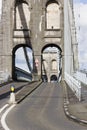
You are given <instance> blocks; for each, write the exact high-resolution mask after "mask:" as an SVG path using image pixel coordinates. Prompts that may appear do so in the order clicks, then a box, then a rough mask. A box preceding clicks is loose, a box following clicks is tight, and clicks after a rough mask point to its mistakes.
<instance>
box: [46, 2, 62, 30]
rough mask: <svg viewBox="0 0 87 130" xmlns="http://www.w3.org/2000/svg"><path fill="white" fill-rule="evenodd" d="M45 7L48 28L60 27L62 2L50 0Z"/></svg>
mask: <svg viewBox="0 0 87 130" xmlns="http://www.w3.org/2000/svg"><path fill="white" fill-rule="evenodd" d="M45 9H46V10H45V21H46V25H45V26H46V29H60V4H59V3H58V2H57V1H56V0H52V1H50V0H49V1H48V2H47V3H46V8H45ZM56 19H57V20H56Z"/></svg>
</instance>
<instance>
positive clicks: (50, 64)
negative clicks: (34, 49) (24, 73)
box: [41, 44, 62, 82]
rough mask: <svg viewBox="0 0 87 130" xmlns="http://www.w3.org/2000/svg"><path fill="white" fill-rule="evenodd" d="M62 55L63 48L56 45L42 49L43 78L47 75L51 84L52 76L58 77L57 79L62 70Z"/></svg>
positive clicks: (49, 45)
mask: <svg viewBox="0 0 87 130" xmlns="http://www.w3.org/2000/svg"><path fill="white" fill-rule="evenodd" d="M61 53H62V50H61V48H60V47H59V46H57V45H55V44H48V45H46V46H44V47H43V49H42V63H41V64H42V78H43V77H44V75H45V77H47V78H46V79H47V80H46V81H48V82H50V77H51V75H57V78H58V77H59V75H60V72H61V68H62V64H61V62H62V60H61ZM60 76H61V75H60Z"/></svg>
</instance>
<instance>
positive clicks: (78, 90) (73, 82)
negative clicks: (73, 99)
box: [65, 73, 81, 101]
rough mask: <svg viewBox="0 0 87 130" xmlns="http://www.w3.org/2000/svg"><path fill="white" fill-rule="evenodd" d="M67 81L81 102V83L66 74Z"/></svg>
mask: <svg viewBox="0 0 87 130" xmlns="http://www.w3.org/2000/svg"><path fill="white" fill-rule="evenodd" d="M65 81H66V83H67V84H68V85H69V87H70V88H71V90H72V91H73V92H74V93H75V95H76V96H77V98H78V99H79V101H81V82H80V81H78V80H77V79H75V78H74V77H72V76H70V75H69V74H67V73H65Z"/></svg>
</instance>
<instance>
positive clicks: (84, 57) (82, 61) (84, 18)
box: [74, 0, 87, 70]
mask: <svg viewBox="0 0 87 130" xmlns="http://www.w3.org/2000/svg"><path fill="white" fill-rule="evenodd" d="M74 14H75V23H76V31H77V41H78V51H79V55H78V57H79V66H80V69H86V70H87V0H74Z"/></svg>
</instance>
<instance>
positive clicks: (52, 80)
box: [50, 75, 58, 82]
mask: <svg viewBox="0 0 87 130" xmlns="http://www.w3.org/2000/svg"><path fill="white" fill-rule="evenodd" d="M55 81H58V78H57V76H56V75H52V76H51V77H50V82H55Z"/></svg>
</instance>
